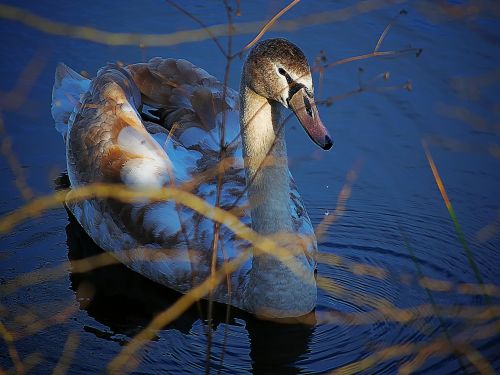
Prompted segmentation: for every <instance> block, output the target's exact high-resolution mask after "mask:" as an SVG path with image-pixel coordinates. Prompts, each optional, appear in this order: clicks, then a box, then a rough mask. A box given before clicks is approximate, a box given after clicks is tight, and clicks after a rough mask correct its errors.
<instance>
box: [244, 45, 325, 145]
mask: <svg viewBox="0 0 500 375" xmlns="http://www.w3.org/2000/svg"><path fill="white" fill-rule="evenodd" d="M243 69H244V79H245V84H246V85H247V86H248V87H249V88H251V89H252V90H253V91H255V92H256V93H257V94H259V95H261V96H263V97H265V98H267V99H269V100H274V101H276V102H279V103H281V104H283V106H285V107H286V108H290V109H291V110H292V111H293V112H294V113H295V115H296V116H297V119H298V120H299V122H300V123H301V124H302V126H303V127H304V129H305V131H306V132H307V134H308V135H309V137H311V139H312V140H313V141H314V142H315V143H316V144H317V145H319V146H320V147H321V148H323V149H324V150H328V149H330V148H331V147H332V145H333V142H332V138H331V137H330V134H329V133H328V130H327V129H326V127H325V126H324V125H323V123H322V122H321V119H320V117H319V113H318V109H317V108H316V103H315V102H314V88H313V83H312V77H311V69H310V68H309V64H308V63H307V59H306V57H305V55H304V53H303V52H302V51H301V50H300V48H298V47H297V46H296V45H295V44H293V43H290V42H289V41H288V40H286V39H268V40H264V41H261V42H259V43H257V44H256V45H255V47H254V48H253V49H252V51H251V52H250V54H249V55H248V58H247V61H246V62H245V66H244V67H243Z"/></svg>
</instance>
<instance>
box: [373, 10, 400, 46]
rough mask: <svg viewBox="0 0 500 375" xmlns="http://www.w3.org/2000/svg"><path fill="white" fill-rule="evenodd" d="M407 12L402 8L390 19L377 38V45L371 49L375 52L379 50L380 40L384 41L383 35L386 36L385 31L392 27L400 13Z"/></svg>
mask: <svg viewBox="0 0 500 375" xmlns="http://www.w3.org/2000/svg"><path fill="white" fill-rule="evenodd" d="M407 13H408V12H407V11H406V10H404V9H403V10H401V11H400V12H399V14H398V15H397V16H396V17H394V18H393V19H392V20H391V22H389V24H388V25H387V26H386V27H385V29H384V31H382V34H380V38H378V42H377V45H376V46H375V49H374V50H373V52H377V51H378V50H379V48H380V46H381V45H382V42H383V41H384V39H385V37H386V36H387V33H388V32H389V30H390V29H391V28H392V26H394V24H395V23H396V21H397V20H398V18H399V17H400V16H402V15H406V14H407Z"/></svg>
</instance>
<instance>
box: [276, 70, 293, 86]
mask: <svg viewBox="0 0 500 375" xmlns="http://www.w3.org/2000/svg"><path fill="white" fill-rule="evenodd" d="M278 73H279V74H281V75H282V76H284V77H285V78H286V82H287V83H288V84H289V85H291V84H292V83H293V79H292V77H290V74H288V73H287V72H286V70H285V69H283V68H278Z"/></svg>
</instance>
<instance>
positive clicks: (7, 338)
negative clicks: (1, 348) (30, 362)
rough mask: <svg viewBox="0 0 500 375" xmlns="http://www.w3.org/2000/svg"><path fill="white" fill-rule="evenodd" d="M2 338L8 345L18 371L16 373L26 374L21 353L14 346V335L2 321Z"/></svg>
mask: <svg viewBox="0 0 500 375" xmlns="http://www.w3.org/2000/svg"><path fill="white" fill-rule="evenodd" d="M0 336H1V337H2V339H3V340H4V341H5V344H6V345H7V350H8V352H9V356H10V359H11V360H12V363H13V364H14V368H15V369H16V373H17V374H20V375H23V374H24V373H25V368H24V365H23V363H22V362H21V358H20V357H19V353H18V351H17V349H16V346H15V345H14V338H13V336H12V334H11V333H10V332H9V330H8V329H7V327H5V325H4V324H3V323H2V322H1V321H0Z"/></svg>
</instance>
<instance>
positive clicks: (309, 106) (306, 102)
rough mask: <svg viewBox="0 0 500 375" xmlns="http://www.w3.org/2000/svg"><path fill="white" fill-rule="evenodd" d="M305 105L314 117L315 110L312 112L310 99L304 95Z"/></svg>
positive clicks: (308, 112)
mask: <svg viewBox="0 0 500 375" xmlns="http://www.w3.org/2000/svg"><path fill="white" fill-rule="evenodd" d="M304 106H305V107H306V111H307V114H308V115H309V116H310V117H313V112H312V109H311V102H310V101H309V99H307V97H306V96H304Z"/></svg>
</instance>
